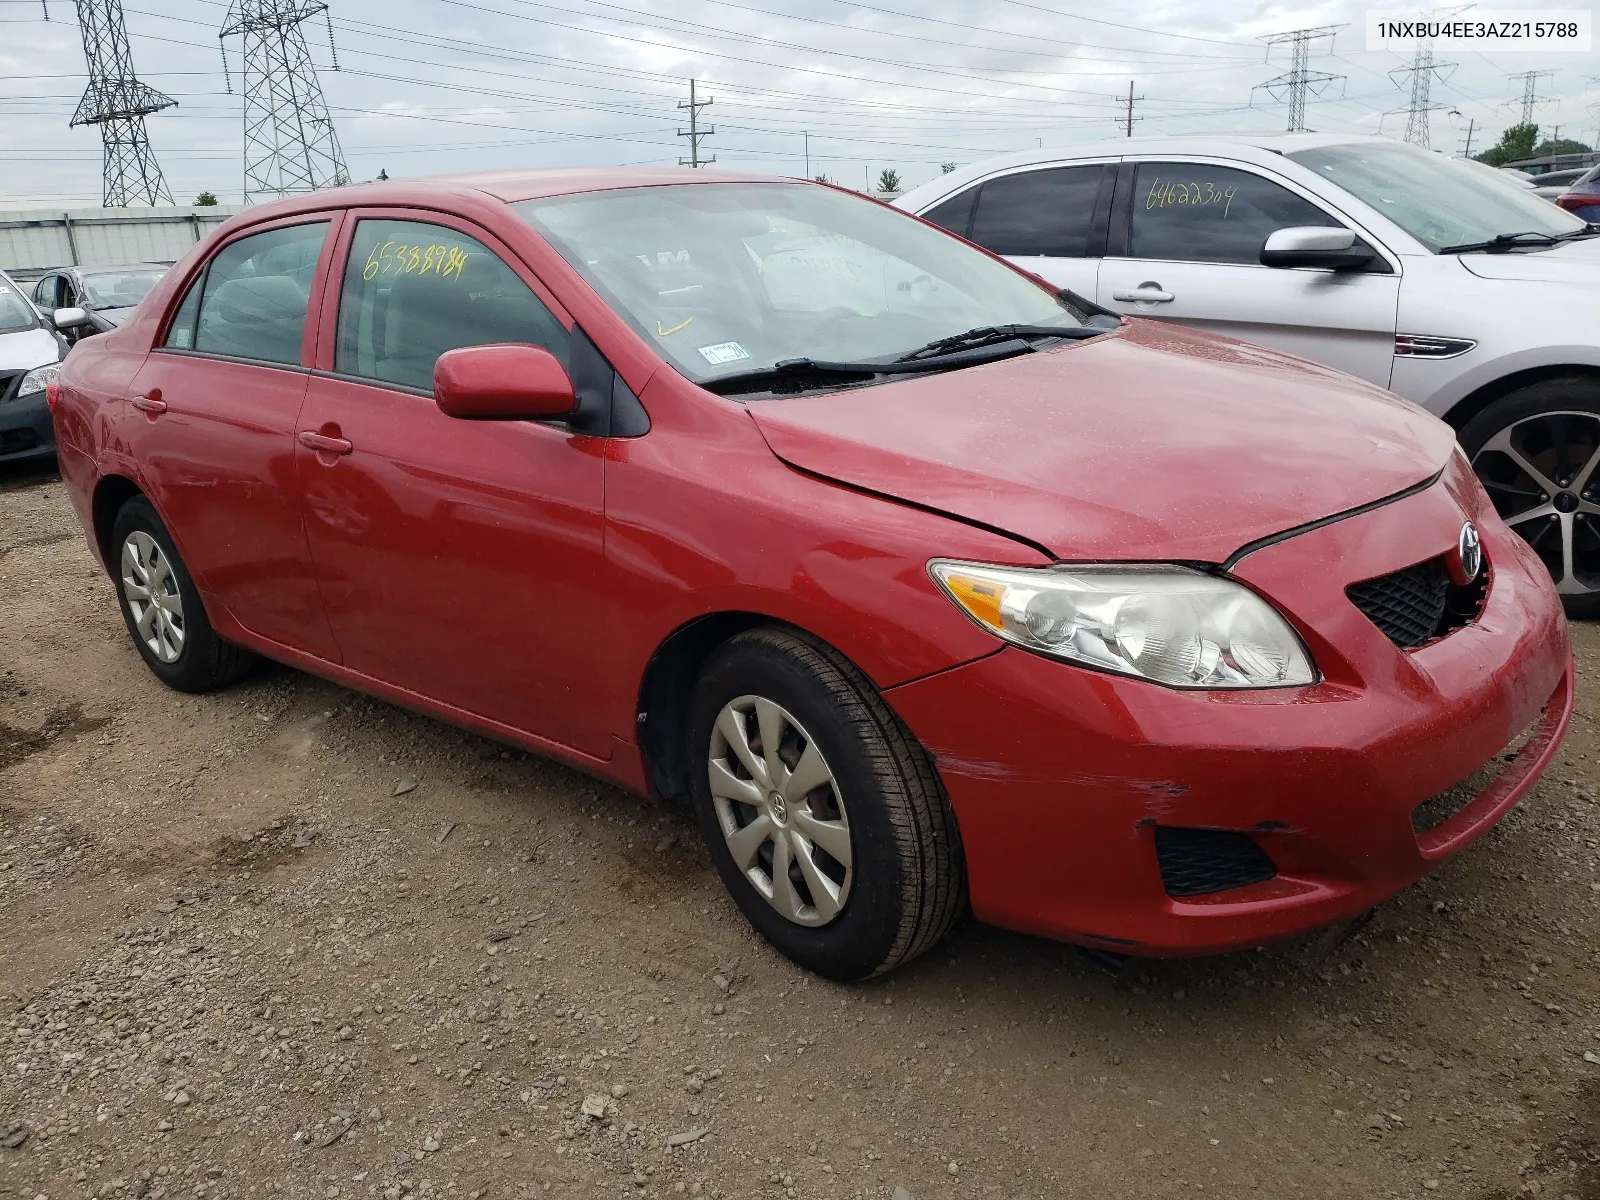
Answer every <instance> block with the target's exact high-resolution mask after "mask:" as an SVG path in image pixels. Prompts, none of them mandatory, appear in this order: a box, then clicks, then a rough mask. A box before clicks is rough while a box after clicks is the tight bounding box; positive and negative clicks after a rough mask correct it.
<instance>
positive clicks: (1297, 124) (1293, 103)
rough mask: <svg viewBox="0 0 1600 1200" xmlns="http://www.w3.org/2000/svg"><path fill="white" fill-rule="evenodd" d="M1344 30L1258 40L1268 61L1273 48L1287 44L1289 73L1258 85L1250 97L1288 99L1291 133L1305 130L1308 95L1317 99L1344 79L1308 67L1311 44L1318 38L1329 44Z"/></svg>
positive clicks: (1320, 27)
mask: <svg viewBox="0 0 1600 1200" xmlns="http://www.w3.org/2000/svg"><path fill="white" fill-rule="evenodd" d="M1343 28H1344V26H1343V25H1318V26H1316V27H1315V28H1312V29H1291V30H1289V31H1288V32H1287V33H1273V34H1268V35H1267V36H1266V37H1264V38H1262V39H1261V40H1262V41H1264V42H1266V43H1267V56H1268V58H1269V59H1270V58H1271V56H1272V47H1274V46H1276V45H1278V44H1280V43H1282V42H1288V43H1289V47H1290V53H1291V57H1290V63H1289V69H1288V70H1287V71H1285V72H1284V73H1283V74H1282V75H1278V76H1275V77H1274V78H1272V79H1269V80H1267V81H1266V82H1265V83H1258V84H1257V85H1256V86H1255V87H1254V88H1252V89H1251V92H1252V94H1253V93H1254V92H1256V91H1258V90H1262V89H1265V91H1266V92H1267V94H1268V95H1270V96H1271V97H1272V98H1273V99H1274V100H1277V101H1278V102H1279V103H1282V102H1283V101H1284V100H1285V98H1287V100H1288V104H1289V132H1290V133H1299V132H1301V131H1303V130H1304V129H1305V127H1306V95H1307V93H1310V94H1311V95H1315V96H1320V95H1322V93H1323V92H1324V91H1326V90H1327V87H1328V85H1329V84H1330V83H1333V82H1334V81H1336V80H1341V81H1342V80H1343V79H1344V76H1343V75H1330V74H1328V72H1326V71H1313V70H1311V69H1310V67H1309V64H1310V62H1311V43H1312V42H1313V41H1315V40H1316V39H1318V38H1328V39H1330V40H1331V39H1332V38H1334V37H1335V36H1337V34H1338V32H1339V30H1341V29H1343Z"/></svg>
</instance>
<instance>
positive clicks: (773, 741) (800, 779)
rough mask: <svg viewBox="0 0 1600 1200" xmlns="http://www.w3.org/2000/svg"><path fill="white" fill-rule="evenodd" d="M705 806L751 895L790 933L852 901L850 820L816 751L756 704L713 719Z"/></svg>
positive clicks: (795, 729) (777, 713)
mask: <svg viewBox="0 0 1600 1200" xmlns="http://www.w3.org/2000/svg"><path fill="white" fill-rule="evenodd" d="M707 766H708V769H709V771H710V776H711V802H712V804H713V805H714V806H715V808H716V814H717V821H718V823H719V825H720V826H721V828H722V836H723V837H724V838H725V839H726V840H727V843H728V852H729V853H730V854H732V855H733V861H734V863H735V864H736V865H737V866H738V868H739V870H740V871H742V872H743V873H744V876H745V878H746V879H748V880H749V881H750V884H751V886H752V887H754V888H755V889H756V891H758V892H759V893H760V894H761V895H762V897H763V898H765V900H766V901H767V903H768V904H770V905H772V907H773V908H775V909H776V910H777V911H778V912H779V913H781V914H782V915H783V916H784V917H785V918H786V919H788V920H790V921H793V922H794V923H795V924H796V925H809V926H822V925H827V924H828V923H829V922H831V921H832V920H833V919H834V918H836V917H837V916H838V915H839V912H840V910H841V909H843V908H844V904H845V901H846V900H847V899H849V896H850V883H851V862H852V854H851V848H850V819H849V816H848V815H847V814H846V812H845V807H844V798H843V796H841V795H840V793H839V788H838V785H837V783H836V782H835V780H834V777H833V772H832V771H831V770H830V769H829V767H828V764H827V762H826V761H825V760H824V759H823V757H822V751H821V750H820V749H818V748H817V744H816V743H815V742H814V741H812V739H811V735H810V734H808V733H807V732H806V731H805V728H804V727H803V726H802V725H801V724H800V722H799V721H797V720H795V719H794V717H793V716H791V715H790V714H789V713H788V712H787V711H786V710H785V709H784V708H783V707H782V706H780V705H778V704H775V703H774V702H773V701H771V700H767V699H764V698H763V697H760V696H740V697H738V698H737V699H734V700H730V701H729V702H728V703H727V704H726V705H724V706H723V709H722V711H721V712H720V713H718V714H717V721H716V725H715V726H714V728H713V729H712V733H711V753H710V758H709V761H708V764H707Z"/></svg>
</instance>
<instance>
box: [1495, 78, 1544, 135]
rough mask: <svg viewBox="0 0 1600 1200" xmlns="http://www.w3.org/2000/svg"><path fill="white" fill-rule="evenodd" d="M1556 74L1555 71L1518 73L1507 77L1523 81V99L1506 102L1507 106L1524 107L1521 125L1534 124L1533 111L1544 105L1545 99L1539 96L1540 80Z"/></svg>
mask: <svg viewBox="0 0 1600 1200" xmlns="http://www.w3.org/2000/svg"><path fill="white" fill-rule="evenodd" d="M1554 74H1555V72H1554V71H1518V72H1516V73H1515V74H1511V75H1507V76H1506V78H1507V79H1520V80H1522V99H1520V100H1507V101H1505V103H1506V104H1507V105H1515V104H1520V105H1522V120H1521V121H1520V122H1518V123H1519V124H1522V125H1532V124H1533V110H1534V109H1535V108H1536V107H1537V106H1538V105H1540V104H1543V103H1544V98H1543V97H1542V96H1540V95H1539V80H1541V79H1544V78H1547V77H1548V76H1551V75H1554Z"/></svg>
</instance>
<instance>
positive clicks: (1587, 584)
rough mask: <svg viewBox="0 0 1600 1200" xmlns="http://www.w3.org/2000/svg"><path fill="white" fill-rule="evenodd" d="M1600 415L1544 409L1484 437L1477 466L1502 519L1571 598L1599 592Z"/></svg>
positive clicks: (1475, 459)
mask: <svg viewBox="0 0 1600 1200" xmlns="http://www.w3.org/2000/svg"><path fill="white" fill-rule="evenodd" d="M1597 464H1600V416H1596V415H1595V414H1594V413H1587V412H1551V413H1540V414H1539V415H1538V416H1534V417H1528V418H1527V419H1526V420H1522V421H1518V422H1517V423H1516V424H1515V425H1510V426H1507V427H1506V428H1505V429H1502V430H1501V431H1500V432H1499V433H1497V434H1495V435H1494V437H1492V438H1490V439H1489V440H1488V441H1487V442H1485V443H1484V445H1483V449H1481V450H1479V451H1478V453H1477V454H1476V455H1474V456H1473V459H1472V469H1473V470H1474V471H1475V472H1477V475H1478V478H1479V479H1480V480H1481V481H1482V482H1483V486H1484V488H1485V489H1487V491H1488V493H1489V497H1490V499H1492V500H1493V501H1494V506H1495V509H1496V510H1497V511H1498V512H1499V513H1500V516H1501V518H1502V519H1503V520H1504V521H1505V523H1506V524H1507V525H1509V526H1511V528H1513V529H1515V530H1516V531H1517V532H1518V533H1519V534H1521V535H1522V537H1523V540H1524V541H1526V542H1527V543H1528V545H1530V546H1532V547H1533V549H1534V551H1535V552H1536V553H1537V554H1538V555H1539V557H1540V558H1541V559H1543V560H1544V564H1545V566H1546V567H1548V568H1549V569H1550V574H1551V577H1552V578H1554V579H1555V581H1556V590H1557V591H1559V592H1560V593H1561V594H1562V595H1565V596H1587V595H1589V594H1590V593H1592V592H1596V591H1600V503H1597V502H1596V501H1600V489H1597V486H1596V483H1595V481H1594V480H1593V479H1592V477H1593V475H1594V471H1595V467H1596V465H1597Z"/></svg>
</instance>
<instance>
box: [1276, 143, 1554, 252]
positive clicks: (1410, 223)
mask: <svg viewBox="0 0 1600 1200" xmlns="http://www.w3.org/2000/svg"><path fill="white" fill-rule="evenodd" d="M1287 157H1288V158H1289V159H1290V160H1291V161H1293V162H1297V163H1299V164H1300V165H1301V166H1302V167H1305V168H1307V169H1308V170H1311V171H1315V172H1316V173H1317V174H1318V175H1319V176H1321V177H1322V178H1324V179H1326V180H1328V181H1329V182H1331V183H1333V184H1335V185H1336V186H1338V187H1341V188H1343V189H1344V190H1345V191H1347V192H1349V193H1350V194H1351V195H1352V196H1354V197H1355V198H1356V199H1357V200H1360V201H1361V202H1362V203H1364V204H1366V205H1367V206H1368V207H1369V208H1374V209H1376V210H1377V211H1378V212H1381V213H1382V214H1383V215H1384V216H1386V217H1388V218H1389V220H1391V221H1393V222H1394V223H1395V224H1396V225H1398V226H1400V228H1401V229H1404V230H1405V231H1406V232H1407V233H1409V234H1410V235H1411V236H1412V237H1414V238H1416V239H1417V241H1419V242H1421V243H1422V244H1423V245H1424V246H1426V247H1427V248H1428V249H1429V250H1432V251H1433V252H1434V253H1436V254H1437V253H1439V252H1441V251H1445V252H1448V251H1449V250H1450V248H1451V247H1453V246H1467V245H1472V244H1474V243H1478V242H1486V241H1489V240H1490V239H1491V238H1495V237H1499V236H1501V235H1502V234H1518V233H1534V234H1539V233H1544V234H1549V235H1550V236H1551V237H1560V236H1562V235H1563V234H1569V233H1579V232H1581V231H1582V230H1583V227H1584V222H1583V221H1582V220H1581V219H1580V218H1578V217H1575V216H1573V215H1572V214H1571V213H1567V212H1563V211H1562V210H1561V209H1560V208H1558V207H1556V205H1554V204H1551V203H1550V201H1548V200H1546V199H1545V198H1544V197H1542V196H1537V195H1535V194H1534V193H1533V192H1532V191H1531V190H1529V189H1528V188H1525V187H1522V186H1521V185H1519V184H1517V183H1515V182H1514V181H1512V180H1509V179H1500V178H1497V177H1496V176H1495V174H1494V173H1493V172H1491V171H1485V170H1483V169H1482V168H1480V167H1478V166H1476V165H1474V164H1471V163H1462V162H1456V161H1454V160H1452V159H1448V158H1445V157H1444V156H1443V155H1442V154H1430V153H1428V152H1427V151H1425V150H1419V149H1417V148H1416V147H1415V146H1407V145H1405V144H1404V143H1402V142H1380V141H1378V140H1377V139H1374V140H1373V141H1372V142H1370V143H1369V142H1355V143H1350V144H1347V145H1340V146H1320V147H1318V148H1317V149H1314V150H1298V151H1295V152H1294V153H1292V154H1290V155H1288V156H1287Z"/></svg>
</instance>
